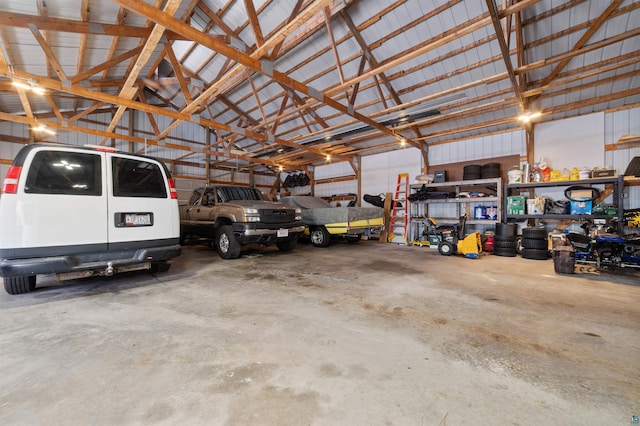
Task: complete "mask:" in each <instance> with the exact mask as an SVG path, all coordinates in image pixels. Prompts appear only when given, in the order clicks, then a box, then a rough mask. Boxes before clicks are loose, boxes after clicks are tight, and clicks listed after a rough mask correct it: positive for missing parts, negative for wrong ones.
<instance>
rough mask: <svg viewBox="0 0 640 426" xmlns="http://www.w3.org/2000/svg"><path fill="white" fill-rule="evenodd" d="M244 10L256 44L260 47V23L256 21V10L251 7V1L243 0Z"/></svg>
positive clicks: (261, 36) (261, 39) (261, 40)
mask: <svg viewBox="0 0 640 426" xmlns="http://www.w3.org/2000/svg"><path fill="white" fill-rule="evenodd" d="M244 8H245V10H246V11H247V16H248V17H249V22H250V23H251V29H252V30H253V35H254V36H255V38H256V44H257V45H258V47H260V46H262V45H263V44H264V36H263V35H262V29H261V28H260V21H259V20H258V14H257V13H256V8H255V7H254V6H253V0H244Z"/></svg>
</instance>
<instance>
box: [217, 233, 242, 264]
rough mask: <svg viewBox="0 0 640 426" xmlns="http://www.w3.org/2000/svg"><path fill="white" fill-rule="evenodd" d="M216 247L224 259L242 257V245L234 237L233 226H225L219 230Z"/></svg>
mask: <svg viewBox="0 0 640 426" xmlns="http://www.w3.org/2000/svg"><path fill="white" fill-rule="evenodd" d="M216 247H217V249H218V254H219V255H220V257H221V258H223V259H235V258H237V257H238V256H240V249H241V248H242V247H241V246H240V243H238V240H236V237H235V236H234V235H233V227H232V226H231V225H223V226H221V227H220V229H218V233H217V234H216Z"/></svg>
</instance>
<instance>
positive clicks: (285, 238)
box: [180, 185, 304, 259]
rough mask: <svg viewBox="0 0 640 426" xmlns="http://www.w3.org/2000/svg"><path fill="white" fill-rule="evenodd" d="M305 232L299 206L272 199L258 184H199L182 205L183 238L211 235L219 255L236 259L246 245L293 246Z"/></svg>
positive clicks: (289, 247) (181, 224)
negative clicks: (261, 190)
mask: <svg viewBox="0 0 640 426" xmlns="http://www.w3.org/2000/svg"><path fill="white" fill-rule="evenodd" d="M303 232H304V224H303V223H302V212H301V210H300V209H299V208H295V207H292V206H287V205H285V204H281V203H277V202H273V201H269V200H267V199H266V197H265V196H264V194H263V193H262V192H260V191H259V190H258V189H256V188H249V187H240V186H224V185H214V186H207V187H203V188H197V189H195V190H194V191H193V194H192V195H191V198H190V199H189V203H188V204H186V205H180V239H181V241H182V242H184V240H185V239H186V238H188V237H191V236H195V237H205V238H212V239H213V242H214V243H215V246H216V248H217V249H218V253H219V254H220V257H222V258H223V259H235V258H237V257H239V256H240V251H241V248H242V246H243V245H246V244H251V243H257V244H262V245H269V244H275V245H276V246H277V247H278V249H279V250H280V251H290V250H293V249H294V248H295V246H296V244H297V242H298V238H299V237H300V236H301V235H302V233H303Z"/></svg>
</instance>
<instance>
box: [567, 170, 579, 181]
mask: <svg viewBox="0 0 640 426" xmlns="http://www.w3.org/2000/svg"><path fill="white" fill-rule="evenodd" d="M578 179H580V170H579V169H578V168H577V167H574V168H573V169H571V173H570V174H569V180H578Z"/></svg>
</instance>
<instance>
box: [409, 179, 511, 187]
mask: <svg viewBox="0 0 640 426" xmlns="http://www.w3.org/2000/svg"><path fill="white" fill-rule="evenodd" d="M500 181H501V179H500V178H490V179H473V180H456V181H451V182H437V183H434V182H432V183H424V184H423V183H412V184H411V185H409V187H410V188H411V189H414V188H421V187H422V185H424V186H426V187H427V188H442V187H445V188H446V187H449V186H474V185H490V184H492V185H495V184H497V183H498V182H500Z"/></svg>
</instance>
